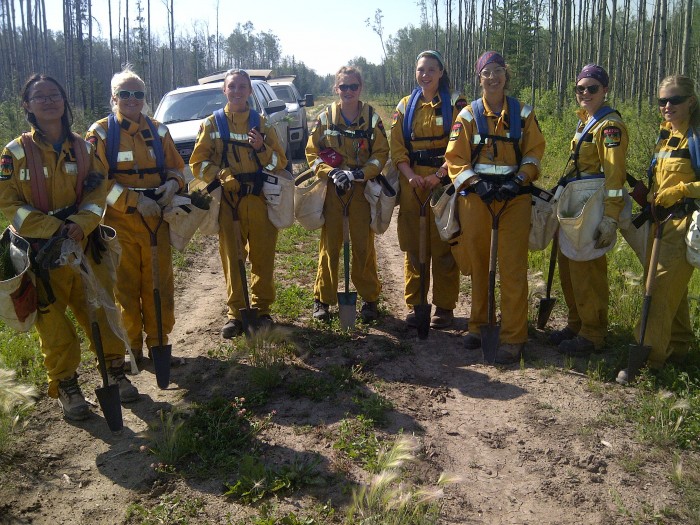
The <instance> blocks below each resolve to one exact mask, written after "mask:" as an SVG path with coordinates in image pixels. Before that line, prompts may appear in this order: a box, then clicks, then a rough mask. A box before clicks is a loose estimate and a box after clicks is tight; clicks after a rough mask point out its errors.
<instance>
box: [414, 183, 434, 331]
mask: <svg viewBox="0 0 700 525" xmlns="http://www.w3.org/2000/svg"><path fill="white" fill-rule="evenodd" d="M413 195H415V196H416V200H417V201H418V204H419V205H420V223H419V224H420V237H419V240H418V242H419V244H418V258H419V262H420V300H421V304H417V305H415V306H414V307H413V311H414V312H415V314H416V327H417V328H418V339H427V338H428V334H429V333H430V311H431V310H432V305H430V304H428V292H427V290H426V289H425V272H426V269H425V264H426V261H425V260H426V258H427V254H426V252H427V251H428V250H427V244H428V218H427V217H426V208H427V206H428V203H429V202H430V197H431V196H432V191H431V192H428V197H427V198H426V199H425V200H424V201H422V200H421V199H420V197H419V196H418V193H417V192H416V189H415V188H413Z"/></svg>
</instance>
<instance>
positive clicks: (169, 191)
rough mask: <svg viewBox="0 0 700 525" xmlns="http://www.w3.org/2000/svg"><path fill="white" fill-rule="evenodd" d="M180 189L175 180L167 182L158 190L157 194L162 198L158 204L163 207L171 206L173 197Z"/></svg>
mask: <svg viewBox="0 0 700 525" xmlns="http://www.w3.org/2000/svg"><path fill="white" fill-rule="evenodd" d="M179 189H180V185H179V184H178V183H177V181H176V180H175V179H169V180H166V181H165V182H164V183H163V184H161V185H160V186H158V188H156V191H155V194H156V195H160V198H159V199H158V204H160V205H161V206H167V205H168V204H170V201H172V200H173V197H174V196H175V194H176V193H177V190H179Z"/></svg>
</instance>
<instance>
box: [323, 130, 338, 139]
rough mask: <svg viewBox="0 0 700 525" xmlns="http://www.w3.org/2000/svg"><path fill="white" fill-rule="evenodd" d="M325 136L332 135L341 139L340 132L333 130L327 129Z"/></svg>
mask: <svg viewBox="0 0 700 525" xmlns="http://www.w3.org/2000/svg"><path fill="white" fill-rule="evenodd" d="M323 134H324V135H331V136H334V137H339V136H340V135H341V133H340V131H335V130H333V129H327V130H325V131H324V132H323Z"/></svg>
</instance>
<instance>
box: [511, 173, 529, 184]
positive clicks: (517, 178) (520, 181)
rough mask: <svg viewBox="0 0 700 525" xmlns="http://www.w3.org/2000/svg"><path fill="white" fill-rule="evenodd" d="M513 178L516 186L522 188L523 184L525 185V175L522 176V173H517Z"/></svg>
mask: <svg viewBox="0 0 700 525" xmlns="http://www.w3.org/2000/svg"><path fill="white" fill-rule="evenodd" d="M513 178H514V179H515V182H517V183H518V185H520V186H524V185H525V184H527V177H526V176H525V175H523V174H522V173H518V174H517V175H516V176H515V177H513Z"/></svg>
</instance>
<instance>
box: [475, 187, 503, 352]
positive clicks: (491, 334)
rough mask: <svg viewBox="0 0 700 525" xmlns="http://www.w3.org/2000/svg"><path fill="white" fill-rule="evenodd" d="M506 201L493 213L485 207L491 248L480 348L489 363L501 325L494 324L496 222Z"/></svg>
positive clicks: (489, 207) (491, 209)
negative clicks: (484, 321) (486, 305)
mask: <svg viewBox="0 0 700 525" xmlns="http://www.w3.org/2000/svg"><path fill="white" fill-rule="evenodd" d="M507 205H508V201H507V200H506V201H505V202H504V203H503V207H502V208H501V209H500V210H499V211H498V213H495V212H494V211H493V208H491V206H490V205H489V204H487V205H486V207H487V208H488V210H489V213H490V214H491V219H492V221H491V249H490V250H489V300H488V309H489V317H488V321H489V322H488V324H486V325H481V349H482V351H483V353H484V361H485V362H486V363H488V364H489V365H492V364H494V363H495V362H496V350H498V337H499V335H500V333H501V327H500V326H499V325H497V324H496V256H497V255H498V222H499V220H500V218H501V215H502V214H503V211H504V210H505V209H506V206H507Z"/></svg>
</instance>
